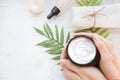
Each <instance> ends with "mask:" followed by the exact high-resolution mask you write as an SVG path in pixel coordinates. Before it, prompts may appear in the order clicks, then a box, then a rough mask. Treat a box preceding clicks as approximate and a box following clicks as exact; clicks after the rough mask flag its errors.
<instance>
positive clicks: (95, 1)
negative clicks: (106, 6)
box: [76, 0, 103, 6]
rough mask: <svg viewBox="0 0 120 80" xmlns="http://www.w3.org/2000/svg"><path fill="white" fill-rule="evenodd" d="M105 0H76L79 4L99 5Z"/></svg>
mask: <svg viewBox="0 0 120 80" xmlns="http://www.w3.org/2000/svg"><path fill="white" fill-rule="evenodd" d="M102 1H103V0H76V2H77V4H78V5H79V6H97V5H100V4H101V3H102Z"/></svg>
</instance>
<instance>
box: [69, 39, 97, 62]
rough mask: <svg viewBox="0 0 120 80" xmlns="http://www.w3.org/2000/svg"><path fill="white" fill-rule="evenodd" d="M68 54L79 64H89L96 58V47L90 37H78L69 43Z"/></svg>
mask: <svg viewBox="0 0 120 80" xmlns="http://www.w3.org/2000/svg"><path fill="white" fill-rule="evenodd" d="M68 55H69V57H70V58H71V59H72V60H73V61H74V62H76V63H78V64H87V63H89V62H91V61H92V60H93V59H94V57H95V55H96V48H95V46H94V44H93V42H92V41H91V40H90V39H88V38H85V37H78V38H75V39H74V40H72V41H71V42H70V43H69V46H68Z"/></svg>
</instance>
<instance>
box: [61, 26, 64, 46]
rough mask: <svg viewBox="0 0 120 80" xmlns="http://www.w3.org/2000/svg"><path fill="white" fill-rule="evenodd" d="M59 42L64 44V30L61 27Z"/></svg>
mask: <svg viewBox="0 0 120 80" xmlns="http://www.w3.org/2000/svg"><path fill="white" fill-rule="evenodd" d="M60 42H61V44H63V43H64V29H63V27H62V29H61V36H60Z"/></svg>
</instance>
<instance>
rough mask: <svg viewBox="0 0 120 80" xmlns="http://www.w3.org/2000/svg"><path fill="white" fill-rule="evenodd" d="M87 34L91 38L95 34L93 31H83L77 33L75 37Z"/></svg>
mask: <svg viewBox="0 0 120 80" xmlns="http://www.w3.org/2000/svg"><path fill="white" fill-rule="evenodd" d="M81 35H82V36H87V37H89V38H92V36H93V35H94V34H93V33H84V32H81V33H75V34H74V37H76V36H81Z"/></svg>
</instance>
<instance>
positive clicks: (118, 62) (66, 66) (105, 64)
mask: <svg viewBox="0 0 120 80" xmlns="http://www.w3.org/2000/svg"><path fill="white" fill-rule="evenodd" d="M80 35H83V36H87V37H89V38H91V39H92V40H93V41H94V43H95V45H96V47H97V49H98V51H99V52H100V56H101V60H100V66H99V68H97V67H95V66H89V67H81V66H78V65H75V64H73V63H72V62H71V61H70V60H68V59H67V55H66V47H64V48H63V51H62V54H61V59H60V64H61V66H62V68H63V71H64V73H65V76H66V78H67V80H120V56H119V54H118V52H117V50H116V48H115V46H114V44H113V43H112V42H111V41H109V40H106V39H104V38H102V37H100V36H98V35H96V34H92V33H77V34H74V36H80Z"/></svg>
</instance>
